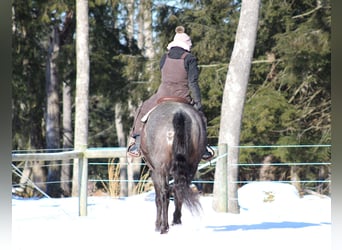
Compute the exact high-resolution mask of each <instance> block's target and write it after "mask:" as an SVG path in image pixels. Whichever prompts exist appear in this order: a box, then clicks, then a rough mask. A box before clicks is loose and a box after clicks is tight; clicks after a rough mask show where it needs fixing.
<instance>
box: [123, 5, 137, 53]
mask: <svg viewBox="0 0 342 250" xmlns="http://www.w3.org/2000/svg"><path fill="white" fill-rule="evenodd" d="M124 2H125V5H126V11H127V19H126V28H127V37H128V47H129V48H132V47H133V38H134V37H133V35H134V7H135V5H134V0H125V1H124Z"/></svg>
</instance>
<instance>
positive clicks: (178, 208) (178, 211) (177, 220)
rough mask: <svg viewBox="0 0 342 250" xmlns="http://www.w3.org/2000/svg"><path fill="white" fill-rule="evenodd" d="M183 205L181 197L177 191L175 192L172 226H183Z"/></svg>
mask: <svg viewBox="0 0 342 250" xmlns="http://www.w3.org/2000/svg"><path fill="white" fill-rule="evenodd" d="M182 203H183V201H182V200H181V197H180V195H179V194H178V193H177V191H176V189H175V190H174V204H175V211H174V212H173V221H172V225H177V224H182V221H181V217H182Z"/></svg>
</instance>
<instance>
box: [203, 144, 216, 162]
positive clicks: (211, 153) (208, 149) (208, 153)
mask: <svg viewBox="0 0 342 250" xmlns="http://www.w3.org/2000/svg"><path fill="white" fill-rule="evenodd" d="M214 155H215V152H214V150H213V149H212V148H211V147H210V146H209V145H207V146H206V147H205V151H204V154H203V155H202V160H205V161H209V160H211V159H212V158H213V157H214Z"/></svg>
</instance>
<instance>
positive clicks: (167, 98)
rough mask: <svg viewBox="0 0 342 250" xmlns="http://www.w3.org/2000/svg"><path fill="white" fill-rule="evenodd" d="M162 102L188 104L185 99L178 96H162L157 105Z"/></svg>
mask: <svg viewBox="0 0 342 250" xmlns="http://www.w3.org/2000/svg"><path fill="white" fill-rule="evenodd" d="M163 102H180V103H189V102H188V100H187V99H185V98H183V97H178V96H164V97H161V98H159V99H158V101H157V103H158V104H160V103H163Z"/></svg>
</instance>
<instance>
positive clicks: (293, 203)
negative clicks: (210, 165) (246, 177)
mask: <svg viewBox="0 0 342 250" xmlns="http://www.w3.org/2000/svg"><path fill="white" fill-rule="evenodd" d="M201 204H202V207H203V211H202V214H201V215H199V216H192V215H191V213H190V212H189V211H188V210H187V209H186V207H185V208H184V209H183V217H182V222H183V224H182V225H180V226H171V227H170V231H169V233H168V234H165V235H160V234H159V233H156V232H155V231H154V220H155V210H156V209H155V204H154V196H153V192H151V193H147V194H143V195H138V196H133V197H129V198H122V199H113V198H109V197H89V198H88V216H86V217H79V216H78V200H77V198H64V199H47V198H44V199H36V200H34V199H18V198H13V200H12V217H13V218H12V246H13V247H12V249H15V250H18V249H23V250H24V249H25V250H31V249H32V250H40V249H44V250H45V249H49V250H55V249H56V250H57V249H67V250H73V249H74V250H81V249H89V250H91V249H97V250H99V249H148V250H155V249H159V250H164V249H173V250H177V249H179V250H185V249H196V250H199V249H209V250H211V249H213V248H215V249H239V250H245V249H246V250H247V249H251V250H259V249H262V250H268V249H272V250H274V249H277V250H283V249H291V250H297V249H298V250H299V249H310V250H316V249H317V250H318V249H320V250H322V249H331V212H330V209H331V200H330V198H327V197H325V198H324V197H318V196H312V195H310V196H304V197H303V198H299V197H298V194H297V193H296V190H294V189H293V187H292V186H291V185H289V184H280V183H262V182H259V183H251V184H247V185H245V186H244V187H243V188H241V189H240V190H239V204H240V206H241V210H240V214H230V213H216V212H215V211H213V209H212V197H208V196H206V197H201ZM169 213H170V216H169V218H170V220H171V216H172V213H173V203H172V202H171V203H170V211H169Z"/></svg>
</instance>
